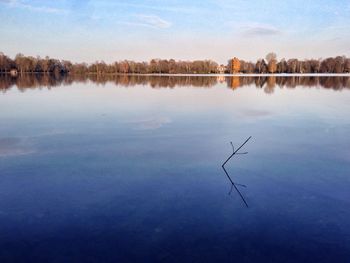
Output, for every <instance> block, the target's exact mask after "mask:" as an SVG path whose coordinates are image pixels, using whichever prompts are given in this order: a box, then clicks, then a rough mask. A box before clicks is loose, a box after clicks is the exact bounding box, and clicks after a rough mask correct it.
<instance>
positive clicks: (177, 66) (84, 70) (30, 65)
mask: <svg viewBox="0 0 350 263" xmlns="http://www.w3.org/2000/svg"><path fill="white" fill-rule="evenodd" d="M0 73H12V74H13V75H17V74H23V73H50V74H56V75H57V74H72V75H87V74H96V75H105V74H217V73H245V74H254V73H255V74H266V73H291V74H295V73H301V74H303V73H330V74H332V73H350V58H347V57H345V56H337V57H330V58H326V59H306V60H298V59H289V60H286V59H281V60H280V61H278V60H277V56H276V54H274V53H269V54H268V55H267V56H266V58H265V59H259V60H258V61H256V62H255V63H253V62H247V61H244V60H240V59H238V58H233V59H230V60H229V61H228V64H227V65H219V64H218V63H216V62H214V61H212V60H195V61H176V60H174V59H169V60H167V59H152V60H151V61H149V62H135V61H131V60H123V61H118V62H114V63H111V64H107V63H105V62H103V61H97V62H95V63H92V64H87V63H72V62H70V61H68V60H58V59H53V58H50V57H45V58H41V57H32V56H24V55H23V54H17V55H16V56H15V58H14V59H11V58H10V57H8V56H6V55H5V54H3V53H1V52H0Z"/></svg>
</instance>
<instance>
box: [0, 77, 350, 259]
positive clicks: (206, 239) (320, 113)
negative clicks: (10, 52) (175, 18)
mask: <svg viewBox="0 0 350 263" xmlns="http://www.w3.org/2000/svg"><path fill="white" fill-rule="evenodd" d="M0 105H1V106H0V107H1V108H0V123H1V125H0V262H201V263H202V262H338V263H339V262H344V263H345V262H350V173H349V172H350V138H349V135H350V114H349V113H350V77H316V76H313V77H300V76H294V77H273V76H270V77H268V76H264V77H224V76H207V77H206V76H192V77H191V76H116V77H115V76H114V77H113V76H90V77H89V78H86V77H75V78H73V77H62V76H56V77H49V76H40V75H39V76H33V75H28V76H22V77H17V78H12V77H10V76H7V75H5V76H4V75H3V76H1V77H0ZM249 136H252V138H251V139H250V140H249V141H248V142H247V143H246V144H245V145H244V146H243V147H242V149H241V150H240V152H248V154H244V155H235V156H233V157H232V158H231V159H230V160H229V161H228V162H227V164H226V166H225V167H226V170H227V172H228V175H229V176H230V177H231V178H232V180H233V181H234V182H235V183H237V185H236V187H237V189H238V190H239V192H240V193H241V194H242V197H243V198H244V200H245V201H246V203H247V205H248V207H247V206H246V205H245V203H244V202H243V199H242V198H241V196H240V195H239V193H238V192H237V191H236V189H235V188H232V184H231V183H230V181H229V178H228V177H227V176H226V174H225V172H224V170H223V169H222V167H221V165H222V163H223V162H224V161H225V160H226V159H227V158H228V157H229V155H230V154H232V147H231V144H230V142H232V143H233V145H234V147H235V150H236V149H237V148H238V147H239V146H240V145H241V144H242V143H243V142H244V141H245V140H246V139H247V138H248V137H249ZM238 184H243V185H245V186H246V187H243V186H241V185H238Z"/></svg>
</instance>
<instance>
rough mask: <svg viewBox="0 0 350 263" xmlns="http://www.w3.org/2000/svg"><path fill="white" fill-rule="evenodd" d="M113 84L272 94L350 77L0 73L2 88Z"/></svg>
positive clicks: (341, 84) (346, 84) (338, 84)
mask: <svg viewBox="0 0 350 263" xmlns="http://www.w3.org/2000/svg"><path fill="white" fill-rule="evenodd" d="M75 82H77V83H95V84H98V85H106V84H112V85H116V86H120V87H134V86H146V85H147V86H150V87H151V88H155V89H157V88H176V87H198V88H210V87H212V86H215V85H217V84H220V85H222V84H221V83H225V82H226V85H227V87H228V88H230V89H232V90H236V89H238V88H243V87H247V86H255V87H256V88H259V89H263V91H264V92H265V93H266V94H272V93H273V92H274V90H275V88H276V87H277V88H296V87H309V88H314V87H322V88H325V89H333V90H342V89H350V77H348V76H341V77H338V76H337V77H332V76H286V77H285V76H283V77H282V76H257V77H253V76H234V77H224V76H219V77H216V76H188V75H186V76H181V75H167V76H155V75H107V74H105V75H97V74H92V75H88V76H86V75H61V74H56V75H55V74H23V75H18V76H11V75H10V74H0V90H2V91H4V92H6V90H8V89H11V88H13V87H16V88H17V89H18V90H20V91H25V90H26V89H33V88H47V89H51V88H53V87H60V86H66V85H71V84H72V83H75Z"/></svg>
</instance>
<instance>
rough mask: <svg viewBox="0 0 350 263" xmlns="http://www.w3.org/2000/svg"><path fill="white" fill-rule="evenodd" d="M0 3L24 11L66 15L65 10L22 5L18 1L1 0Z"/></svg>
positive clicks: (22, 3)
mask: <svg viewBox="0 0 350 263" xmlns="http://www.w3.org/2000/svg"><path fill="white" fill-rule="evenodd" d="M0 2H3V3H6V4H7V5H8V6H10V7H13V8H20V9H25V10H29V11H33V12H42V13H56V14H57V13H61V14H62V13H67V12H68V11H67V10H63V9H58V8H52V7H47V6H34V5H30V4H27V3H24V2H22V1H20V0H1V1H0Z"/></svg>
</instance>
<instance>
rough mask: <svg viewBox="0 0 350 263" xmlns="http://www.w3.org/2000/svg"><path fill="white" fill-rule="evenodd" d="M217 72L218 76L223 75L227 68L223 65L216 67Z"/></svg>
mask: <svg viewBox="0 0 350 263" xmlns="http://www.w3.org/2000/svg"><path fill="white" fill-rule="evenodd" d="M216 70H217V72H218V73H219V74H224V73H225V72H226V70H227V67H226V66H224V65H222V64H221V65H219V66H218V67H217V69H216Z"/></svg>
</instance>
